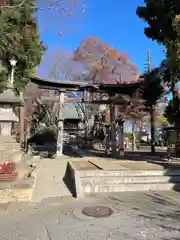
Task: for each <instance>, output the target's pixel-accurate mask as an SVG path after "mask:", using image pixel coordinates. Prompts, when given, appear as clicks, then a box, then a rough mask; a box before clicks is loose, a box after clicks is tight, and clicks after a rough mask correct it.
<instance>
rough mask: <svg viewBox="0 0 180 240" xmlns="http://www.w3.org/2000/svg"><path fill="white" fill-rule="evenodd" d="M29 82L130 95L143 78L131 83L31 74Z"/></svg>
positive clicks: (52, 87)
mask: <svg viewBox="0 0 180 240" xmlns="http://www.w3.org/2000/svg"><path fill="white" fill-rule="evenodd" d="M30 79H31V82H33V83H35V84H37V85H39V86H41V87H42V88H49V89H59V90H61V89H63V90H64V89H65V90H76V91H82V90H87V91H89V92H107V93H109V94H114V93H122V94H127V95H132V94H133V93H134V92H135V91H136V90H137V89H138V88H140V87H141V86H143V84H144V83H143V79H141V78H140V80H139V81H137V82H133V83H116V84H106V83H95V84H93V83H90V82H89V83H87V82H85V81H84V82H83V81H61V80H53V79H43V78H41V77H38V76H31V77H30Z"/></svg>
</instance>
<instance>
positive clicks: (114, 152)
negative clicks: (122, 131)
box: [110, 104, 117, 157]
mask: <svg viewBox="0 0 180 240" xmlns="http://www.w3.org/2000/svg"><path fill="white" fill-rule="evenodd" d="M110 120H111V151H112V156H114V157H115V156H116V155H117V145H116V121H115V106H114V105H113V104H112V105H111V106H110Z"/></svg>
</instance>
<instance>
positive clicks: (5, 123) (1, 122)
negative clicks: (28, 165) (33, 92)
mask: <svg viewBox="0 0 180 240" xmlns="http://www.w3.org/2000/svg"><path fill="white" fill-rule="evenodd" d="M10 63H11V66H12V72H11V78H10V79H9V82H8V86H7V89H6V90H5V91H4V92H3V93H1V94H0V162H7V161H19V160H21V154H20V145H19V144H18V143H17V141H16V139H15V138H14V137H13V135H12V125H13V123H15V122H18V121H19V119H18V117H17V116H16V115H15V113H14V107H16V106H20V105H21V104H22V103H21V100H20V98H19V97H18V96H16V95H15V93H14V90H13V80H14V67H15V63H16V62H15V61H14V60H11V61H10Z"/></svg>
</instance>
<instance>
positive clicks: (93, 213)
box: [82, 206, 114, 218]
mask: <svg viewBox="0 0 180 240" xmlns="http://www.w3.org/2000/svg"><path fill="white" fill-rule="evenodd" d="M82 213H83V214H84V215H86V216H88V217H94V218H101V217H109V216H111V215H112V214H113V213H114V211H113V210H112V209H111V208H109V207H105V206H91V207H85V208H83V210H82Z"/></svg>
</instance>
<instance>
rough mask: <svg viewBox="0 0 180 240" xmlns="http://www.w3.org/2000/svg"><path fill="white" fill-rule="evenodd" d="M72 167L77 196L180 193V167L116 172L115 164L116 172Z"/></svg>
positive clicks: (159, 167)
mask: <svg viewBox="0 0 180 240" xmlns="http://www.w3.org/2000/svg"><path fill="white" fill-rule="evenodd" d="M147 164H148V163H147ZM117 165H118V164H117ZM154 165H155V164H154ZM69 166H70V168H71V171H70V172H71V173H72V174H71V176H72V178H73V179H74V184H75V189H76V196H77V197H83V196H84V195H89V194H93V193H105V192H127V191H158V190H180V165H179V166H176V168H174V167H171V166H170V167H169V168H167V169H165V168H164V167H163V166H157V168H156V167H154V169H152V168H151V169H125V168H124V167H123V168H122V169H120V168H119V169H116V170H115V165H114V170H113V169H111V170H108V169H106V170H103V169H102V168H99V169H98V168H97V169H95V170H87V169H86V170H81V169H77V168H76V166H75V164H74V163H71V164H70V165H69Z"/></svg>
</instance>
